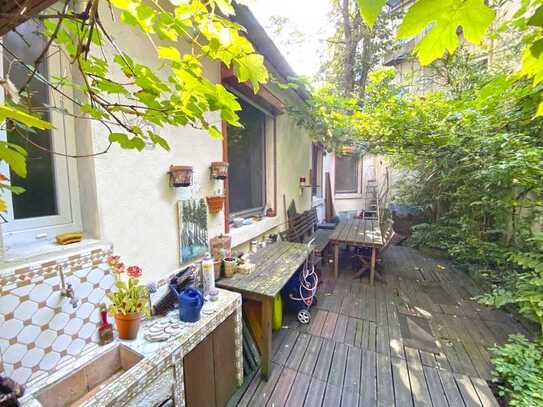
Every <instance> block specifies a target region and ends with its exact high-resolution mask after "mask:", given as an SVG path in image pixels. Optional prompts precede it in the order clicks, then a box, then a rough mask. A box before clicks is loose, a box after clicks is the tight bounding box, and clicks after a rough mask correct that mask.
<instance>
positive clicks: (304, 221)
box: [280, 208, 334, 263]
mask: <svg viewBox="0 0 543 407" xmlns="http://www.w3.org/2000/svg"><path fill="white" fill-rule="evenodd" d="M288 223H289V227H288V229H287V230H285V231H284V232H281V234H280V235H281V238H282V239H283V240H287V241H289V242H297V243H307V242H310V241H312V240H313V244H312V245H313V253H314V256H313V257H314V263H320V262H321V261H322V258H323V257H324V256H325V253H326V249H327V248H328V243H329V242H330V235H331V234H332V233H333V232H334V231H333V230H331V229H319V228H318V223H319V219H318V217H317V210H316V209H315V208H313V209H310V210H307V211H305V212H303V213H299V214H296V215H294V216H293V217H291V218H290V219H289V222H288Z"/></svg>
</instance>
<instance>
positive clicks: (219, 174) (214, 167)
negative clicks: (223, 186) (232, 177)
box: [211, 161, 228, 179]
mask: <svg viewBox="0 0 543 407" xmlns="http://www.w3.org/2000/svg"><path fill="white" fill-rule="evenodd" d="M227 176H228V163H227V162H226V161H214V162H212V163H211V177H212V178H214V179H226V177H227Z"/></svg>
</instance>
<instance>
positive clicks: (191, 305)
mask: <svg viewBox="0 0 543 407" xmlns="http://www.w3.org/2000/svg"><path fill="white" fill-rule="evenodd" d="M170 290H172V292H173V293H174V294H175V296H176V297H177V301H179V319H180V320H181V321H185V322H196V321H198V320H199V319H200V310H201V309H202V306H203V305H204V296H203V295H202V293H201V292H200V290H198V289H196V288H192V287H189V288H186V289H184V290H183V291H181V292H178V291H177V289H176V288H175V286H174V285H170Z"/></svg>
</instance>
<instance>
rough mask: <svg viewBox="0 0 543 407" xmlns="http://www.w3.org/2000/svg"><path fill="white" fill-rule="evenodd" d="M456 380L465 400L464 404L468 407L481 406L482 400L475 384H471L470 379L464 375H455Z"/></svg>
mask: <svg viewBox="0 0 543 407" xmlns="http://www.w3.org/2000/svg"><path fill="white" fill-rule="evenodd" d="M454 379H455V381H456V384H457V385H458V389H459V390H460V394H462V398H463V399H464V403H465V404H466V406H467V407H478V406H481V400H479V396H478V395H477V391H476V390H475V387H473V384H472V383H471V380H470V379H469V377H468V376H466V375H462V374H455V375H454Z"/></svg>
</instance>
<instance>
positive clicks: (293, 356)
mask: <svg viewBox="0 0 543 407" xmlns="http://www.w3.org/2000/svg"><path fill="white" fill-rule="evenodd" d="M310 339H311V337H310V336H309V335H308V334H305V333H302V334H300V335H299V336H298V339H297V340H296V344H295V345H294V348H293V349H292V352H291V353H290V356H289V357H288V359H287V361H286V363H285V366H286V367H288V368H291V369H294V370H298V368H299V367H300V364H301V363H302V359H303V358H304V355H305V351H306V350H307V346H308V345H309V340H310Z"/></svg>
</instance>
